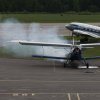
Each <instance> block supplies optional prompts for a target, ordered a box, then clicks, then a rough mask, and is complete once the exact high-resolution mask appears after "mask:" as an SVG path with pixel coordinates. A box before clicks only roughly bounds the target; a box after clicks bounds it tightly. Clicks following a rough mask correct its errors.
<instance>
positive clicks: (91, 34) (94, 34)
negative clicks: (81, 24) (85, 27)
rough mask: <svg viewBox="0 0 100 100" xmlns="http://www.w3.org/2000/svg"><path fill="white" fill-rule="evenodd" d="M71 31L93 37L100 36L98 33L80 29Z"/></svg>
mask: <svg viewBox="0 0 100 100" xmlns="http://www.w3.org/2000/svg"><path fill="white" fill-rule="evenodd" d="M73 32H75V33H78V34H81V35H88V36H91V37H94V38H100V35H98V34H96V33H92V32H86V31H81V30H74V31H73Z"/></svg>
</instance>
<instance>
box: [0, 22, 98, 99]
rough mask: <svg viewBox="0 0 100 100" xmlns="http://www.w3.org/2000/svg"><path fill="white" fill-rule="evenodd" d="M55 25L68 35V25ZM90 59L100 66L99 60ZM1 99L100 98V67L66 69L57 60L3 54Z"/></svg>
mask: <svg viewBox="0 0 100 100" xmlns="http://www.w3.org/2000/svg"><path fill="white" fill-rule="evenodd" d="M50 25H51V26H52V23H51V24H48V26H47V24H42V25H41V27H50ZM53 25H58V27H59V28H60V29H59V30H60V31H59V33H61V32H62V33H63V34H61V35H65V34H66V30H64V29H65V28H64V25H65V24H57V23H56V24H53ZM0 33H2V32H0ZM67 33H68V34H70V33H69V32H68V31H67ZM59 35H60V34H59ZM89 62H90V64H91V65H97V66H100V61H99V60H97V61H94V60H91V61H89ZM0 100H100V69H99V68H97V69H89V70H87V69H73V68H64V67H63V63H62V62H57V61H46V60H24V59H11V58H9V59H7V58H2V57H1V58H0Z"/></svg>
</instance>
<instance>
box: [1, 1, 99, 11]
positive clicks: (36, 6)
mask: <svg viewBox="0 0 100 100" xmlns="http://www.w3.org/2000/svg"><path fill="white" fill-rule="evenodd" d="M68 11H75V12H84V11H89V12H99V11H100V0H0V12H48V13H61V12H68Z"/></svg>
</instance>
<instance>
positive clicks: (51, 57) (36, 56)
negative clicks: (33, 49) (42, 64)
mask: <svg viewBox="0 0 100 100" xmlns="http://www.w3.org/2000/svg"><path fill="white" fill-rule="evenodd" d="M32 57H34V58H49V59H67V58H66V57H54V56H43V55H32Z"/></svg>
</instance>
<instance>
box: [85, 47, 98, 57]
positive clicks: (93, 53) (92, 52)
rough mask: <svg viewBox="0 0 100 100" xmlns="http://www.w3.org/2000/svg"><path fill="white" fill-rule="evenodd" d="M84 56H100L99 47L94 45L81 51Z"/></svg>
mask: <svg viewBox="0 0 100 100" xmlns="http://www.w3.org/2000/svg"><path fill="white" fill-rule="evenodd" d="M83 55H84V56H85V57H93V56H100V47H95V48H91V49H85V50H84V51H83Z"/></svg>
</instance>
